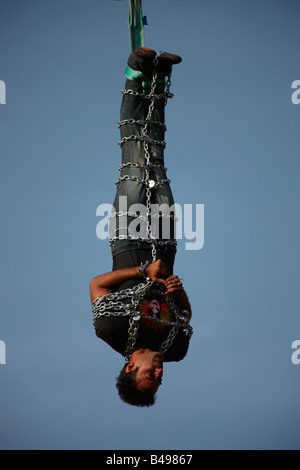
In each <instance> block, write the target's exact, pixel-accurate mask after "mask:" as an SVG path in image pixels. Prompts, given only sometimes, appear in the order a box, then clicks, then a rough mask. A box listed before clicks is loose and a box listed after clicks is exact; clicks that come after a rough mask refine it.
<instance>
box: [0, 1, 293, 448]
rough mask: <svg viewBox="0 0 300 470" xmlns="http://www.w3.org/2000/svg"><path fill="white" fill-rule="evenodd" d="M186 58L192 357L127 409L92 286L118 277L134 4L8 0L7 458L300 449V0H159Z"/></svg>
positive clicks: (151, 36)
mask: <svg viewBox="0 0 300 470" xmlns="http://www.w3.org/2000/svg"><path fill="white" fill-rule="evenodd" d="M143 12H144V14H145V15H147V18H148V23H149V26H147V27H146V29H145V45H146V46H148V47H151V48H153V49H155V50H166V51H169V52H175V53H178V54H180V55H181V56H182V57H183V62H182V64H180V65H178V66H176V67H174V72H173V78H172V89H171V91H172V92H173V93H174V94H175V98H174V100H171V101H169V103H168V107H167V110H166V120H167V126H168V132H167V134H166V141H167V150H166V153H165V158H166V166H167V167H168V169H169V170H168V177H169V178H170V179H171V180H172V189H173V193H174V196H175V199H176V202H178V203H180V204H193V205H194V206H195V205H196V204H204V206H205V242H204V246H203V248H202V249H201V250H198V251H187V250H185V245H184V243H185V241H184V240H182V241H180V242H179V247H178V255H177V258H176V269H175V271H176V272H177V273H178V274H179V275H180V276H181V277H183V278H184V286H185V288H186V290H187V292H188V294H189V297H190V301H191V304H192V307H193V321H192V325H193V327H194V335H193V338H192V341H191V346H190V350H189V354H188V356H187V357H186V359H185V360H184V361H182V362H180V363H174V364H172V363H171V364H166V366H165V372H164V383H163V385H162V387H161V390H160V391H159V393H158V399H157V404H156V405H155V406H154V407H152V408H150V409H142V410H140V409H135V408H133V407H130V406H128V405H125V404H124V403H123V402H121V401H120V400H119V398H118V396H117V392H116V389H115V377H116V376H117V375H118V372H119V370H120V369H121V367H122V365H123V360H122V358H121V356H119V355H117V353H115V352H113V351H112V350H110V349H109V347H108V346H107V345H106V344H104V343H102V342H101V341H100V340H99V339H97V338H96V336H95V334H94V331H93V326H92V314H91V308H90V301H89V282H90V279H91V278H92V277H94V276H95V275H97V274H101V273H102V272H106V271H109V270H110V269H111V255H110V251H109V246H108V243H107V241H100V240H99V239H98V238H97V236H96V225H97V222H98V221H99V218H97V217H96V209H97V207H98V205H99V204H102V203H112V202H113V198H114V195H115V185H114V182H115V181H116V179H117V178H118V176H119V174H118V170H117V168H118V165H119V163H120V149H119V147H118V141H119V131H118V128H117V122H118V120H119V108H120V100H121V93H120V90H121V89H122V88H123V86H124V75H123V73H124V69H125V66H126V60H127V56H128V53H129V36H128V28H127V16H128V2H127V1H123V2H116V1H113V0H106V1H104V0H102V1H100V0H85V1H83V0H63V1H58V0H51V1H50V0H42V1H36V0H23V1H20V0H2V1H1V5H0V41H1V44H2V47H1V52H0V64H1V67H0V80H2V81H4V82H5V84H6V104H5V105H1V107H0V142H1V174H0V188H1V202H0V204H1V215H2V217H1V220H2V223H1V271H0V273H1V274H0V275H1V284H0V286H1V288H0V293H1V318H0V340H2V341H4V342H5V344H6V353H7V358H6V359H7V361H6V362H7V363H6V364H5V365H3V364H2V365H0V384H1V385H0V389H1V399H0V416H1V425H0V448H2V449H107V450H111V449H126V448H129V449H185V450H190V449H297V448H298V449H299V437H298V436H299V426H300V422H299V416H300V413H299V412H300V404H299V386H300V365H295V364H293V363H292V361H291V355H292V352H293V351H292V349H291V344H292V342H293V341H294V340H297V339H298V340H299V339H300V322H299V303H300V302H299V300H300V299H299V264H300V263H299V261H300V256H299V255H300V250H299V235H300V217H299V203H300V189H299V188H300V187H299V176H300V175H299V173H300V164H299V121H300V105H294V104H293V103H292V101H291V95H292V89H291V85H292V82H293V81H294V80H300V69H299V40H300V30H299V15H300V6H299V2H298V1H296V0H280V1H279V0H278V1H277V0H260V1H258V0H257V1H255V0H248V1H245V0H225V1H224V0H209V1H208V0H189V1H188V2H183V1H179V0H173V1H170V0H163V1H161V0H152V1H150V0H144V1H143Z"/></svg>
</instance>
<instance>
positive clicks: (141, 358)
mask: <svg viewBox="0 0 300 470" xmlns="http://www.w3.org/2000/svg"><path fill="white" fill-rule="evenodd" d="M131 363H133V364H134V367H132V369H131V370H135V369H136V368H137V367H138V369H139V370H138V372H137V377H136V378H137V389H138V390H140V391H141V392H151V393H152V394H153V395H154V394H155V393H156V392H157V389H158V387H159V386H160V384H161V379H162V376H163V354H162V353H159V352H157V351H151V349H138V350H137V351H135V352H134V353H133V354H132V356H131V358H130V364H131Z"/></svg>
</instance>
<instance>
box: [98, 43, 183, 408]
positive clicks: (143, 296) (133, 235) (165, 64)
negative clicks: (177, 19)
mask: <svg viewBox="0 0 300 470" xmlns="http://www.w3.org/2000/svg"><path fill="white" fill-rule="evenodd" d="M180 62H181V58H180V57H179V56H177V55H175V54H169V53H165V52H162V53H159V54H156V52H155V51H153V50H151V49H147V48H143V47H140V48H138V49H136V50H135V51H134V52H133V53H132V54H130V57H129V59H128V62H127V65H128V66H127V68H126V72H125V76H126V79H127V80H126V86H125V90H123V92H122V93H123V95H124V96H123V99H122V105H121V121H120V123H119V127H120V132H121V139H122V140H121V142H120V146H121V148H122V165H121V166H120V172H121V174H120V178H119V180H118V181H117V194H116V198H115V201H114V205H113V206H114V210H113V212H112V214H111V220H110V244H111V251H112V256H113V268H112V271H111V272H109V273H106V274H102V275H100V276H97V277H95V278H94V279H92V281H91V284H90V295H91V301H92V309H93V314H94V320H93V323H94V326H95V331H96V334H97V336H98V337H99V338H101V339H102V340H104V341H105V342H106V343H107V344H108V345H109V346H111V347H112V348H113V349H114V350H115V351H117V352H118V353H120V354H121V355H122V356H124V357H125V360H126V363H125V365H124V367H123V369H122V370H121V373H120V375H119V377H118V379H117V389H118V392H119V395H120V397H121V399H122V400H123V401H125V402H126V403H129V404H132V405H137V406H150V405H153V404H154V402H155V399H156V396H155V394H156V392H157V390H158V387H159V386H160V384H161V381H162V375H163V363H164V362H170V361H180V360H182V359H183V358H184V357H185V356H186V353H187V350H188V347H189V340H190V337H191V335H192V328H191V326H190V324H189V321H190V319H191V315H192V312H191V306H190V303H189V301H188V298H187V295H186V293H185V291H184V289H183V286H182V283H181V280H180V278H179V277H178V276H177V275H175V274H173V265H174V260H175V254H176V240H175V214H174V200H173V196H172V192H171V189H170V184H169V183H170V181H169V180H168V179H167V177H166V168H165V167H164V148H165V142H164V135H165V131H166V127H165V124H164V122H165V105H166V102H167V99H168V97H169V96H170V94H169V87H170V77H171V71H172V66H173V65H174V64H178V63H180ZM165 88H166V91H165Z"/></svg>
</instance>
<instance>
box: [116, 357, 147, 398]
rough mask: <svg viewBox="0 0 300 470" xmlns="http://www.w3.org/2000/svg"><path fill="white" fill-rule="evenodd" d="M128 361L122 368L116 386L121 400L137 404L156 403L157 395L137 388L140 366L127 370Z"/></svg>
mask: <svg viewBox="0 0 300 470" xmlns="http://www.w3.org/2000/svg"><path fill="white" fill-rule="evenodd" d="M127 365H128V362H127V363H126V364H125V365H124V367H123V369H122V370H121V372H120V374H119V377H117V383H116V387H117V389H118V393H119V396H120V398H121V400H123V401H124V402H125V403H128V404H129V405H135V406H152V405H154V403H155V400H156V397H155V395H153V394H152V393H151V392H141V391H140V390H138V389H137V387H136V385H137V381H136V375H137V372H138V367H137V368H136V369H134V370H133V371H132V372H126V371H125V368H126V366H127Z"/></svg>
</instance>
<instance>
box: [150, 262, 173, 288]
mask: <svg viewBox="0 0 300 470" xmlns="http://www.w3.org/2000/svg"><path fill="white" fill-rule="evenodd" d="M145 275H146V276H148V277H150V279H151V280H152V281H153V282H160V283H161V284H164V285H165V286H166V285H167V284H166V280H165V279H166V277H167V275H168V273H167V268H166V265H165V263H164V262H163V261H162V260H161V259H158V260H157V261H154V263H151V264H149V266H147V268H146V269H145Z"/></svg>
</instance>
